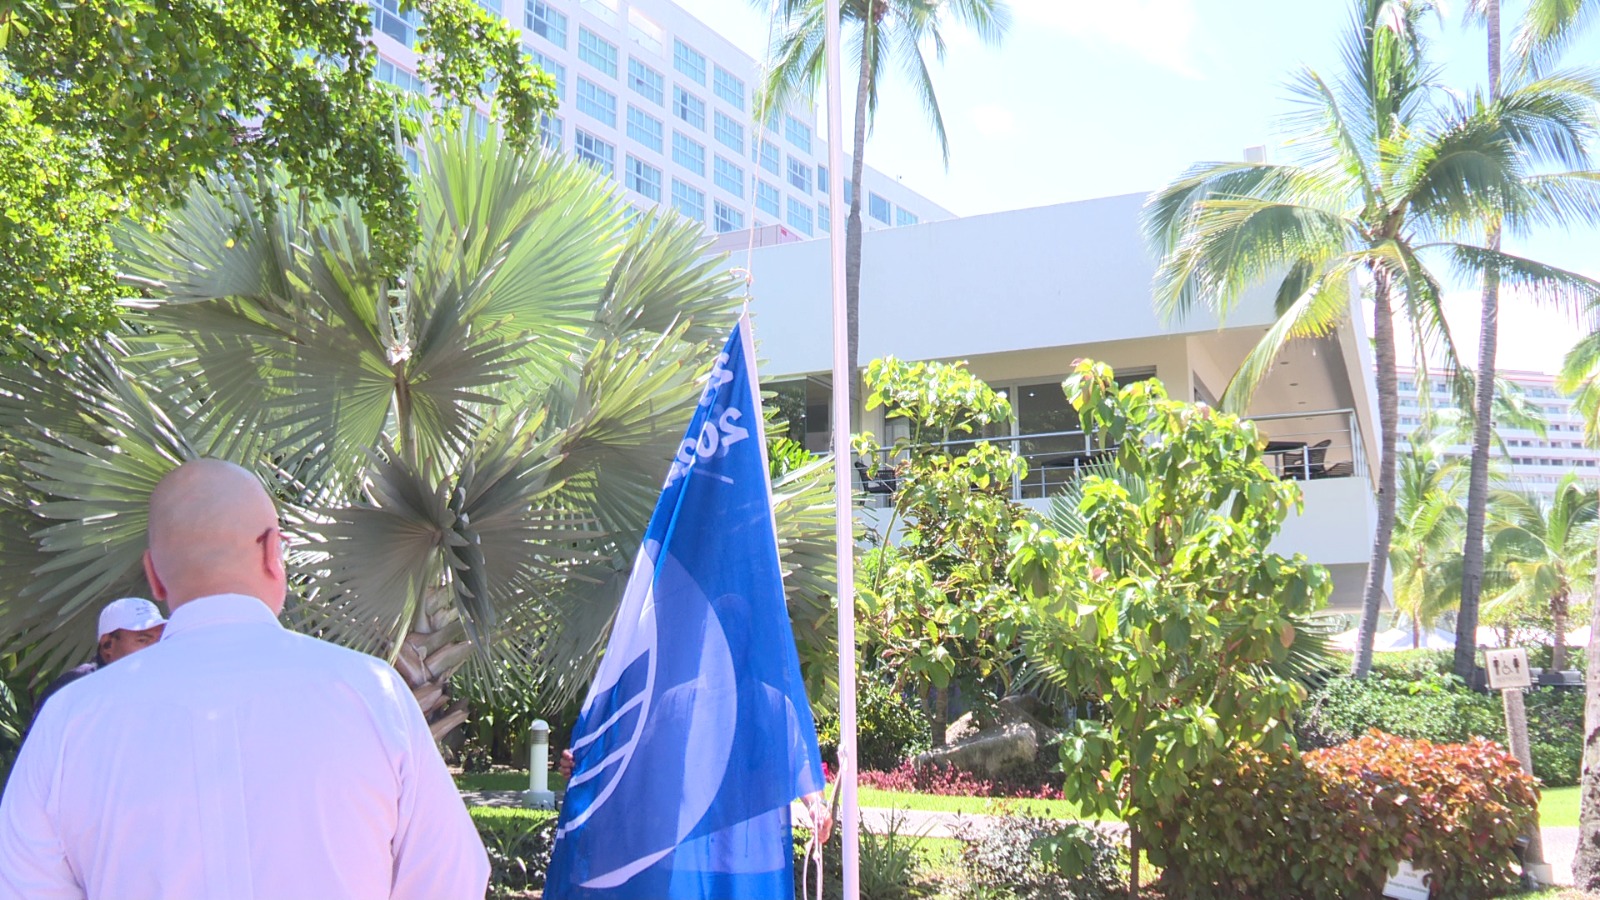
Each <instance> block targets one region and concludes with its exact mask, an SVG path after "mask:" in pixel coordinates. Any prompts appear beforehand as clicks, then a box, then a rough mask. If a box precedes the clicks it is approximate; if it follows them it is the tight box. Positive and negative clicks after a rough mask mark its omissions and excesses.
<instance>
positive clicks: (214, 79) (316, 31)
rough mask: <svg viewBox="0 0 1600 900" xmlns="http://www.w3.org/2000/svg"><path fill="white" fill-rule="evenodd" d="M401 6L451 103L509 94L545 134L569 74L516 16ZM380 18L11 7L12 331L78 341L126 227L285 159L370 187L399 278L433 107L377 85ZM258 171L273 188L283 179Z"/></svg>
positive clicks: (320, 182)
mask: <svg viewBox="0 0 1600 900" xmlns="http://www.w3.org/2000/svg"><path fill="white" fill-rule="evenodd" d="M400 6H401V9H402V10H404V11H405V12H406V13H407V14H408V15H409V14H414V15H415V21H416V23H417V24H416V36H417V41H416V45H415V46H416V50H417V52H418V60H419V63H418V65H419V74H420V75H421V77H422V78H423V80H425V81H427V82H428V83H429V84H430V85H431V87H432V89H433V93H434V98H435V101H436V103H437V107H436V108H435V109H434V110H433V111H432V112H431V115H434V116H437V117H442V118H444V119H445V120H450V119H452V118H453V117H454V116H455V115H456V113H455V112H454V110H455V108H456V106H457V105H458V104H465V103H470V102H474V101H477V100H481V99H487V97H486V93H492V95H493V102H494V106H495V108H496V115H497V118H498V119H499V120H500V122H501V125H502V127H503V128H504V129H505V130H506V132H507V134H508V135H509V136H510V137H511V139H512V140H513V141H515V142H516V143H518V144H519V145H521V146H524V147H527V146H531V145H532V143H533V139H534V136H535V131H536V129H537V127H538V121H539V115H540V112H541V111H543V110H548V109H553V108H554V107H555V102H556V101H555V96H554V82H553V81H552V80H551V78H550V77H549V76H548V75H545V74H544V73H541V72H539V71H538V70H537V69H535V68H534V67H533V66H532V64H531V63H529V62H528V61H527V59H526V57H525V55H524V53H523V50H522V47H521V42H520V39H519V35H518V33H517V31H516V29H514V28H512V27H511V26H510V25H509V24H508V23H507V22H506V21H505V20H503V19H502V18H500V17H499V16H497V15H491V14H489V13H488V12H486V11H485V10H484V9H483V8H482V7H481V6H479V5H477V4H475V3H473V2H472V0H407V2H402V3H401V4H400ZM372 15H373V13H372V8H371V7H369V6H368V5H367V4H366V3H362V2H357V0H338V2H306V0H240V2H229V3H218V2H214V0H176V2H162V3H150V2H145V0H86V2H68V0H24V2H17V0H12V2H6V3H3V4H0V83H3V85H4V88H3V90H4V93H5V94H6V97H5V98H4V99H3V100H0V126H3V127H0V131H3V132H5V133H6V135H7V136H6V137H3V138H0V210H4V211H5V214H0V218H11V217H12V216H19V217H20V222H19V221H16V220H13V223H12V225H11V226H10V227H9V233H0V244H3V245H4V246H5V249H4V250H3V251H0V296H3V297H4V298H5V299H4V301H3V302H4V304H5V307H4V309H5V312H4V314H3V316H0V340H4V341H7V342H8V343H9V342H18V341H20V342H23V343H27V344H44V345H46V346H47V347H49V348H50V349H58V348H59V349H71V348H73V347H75V346H76V345H77V344H78V343H79V342H81V341H82V340H83V339H84V338H86V337H89V336H92V335H94V334H97V333H100V332H102V331H104V330H105V326H106V325H107V323H108V321H109V320H110V317H111V315H112V311H113V307H112V300H113V299H114V297H115V291H116V287H115V283H114V279H113V276H114V274H115V270H114V268H113V266H112V259H111V254H110V233H111V232H110V227H111V225H112V223H113V222H114V221H115V219H116V218H117V217H118V216H119V215H120V214H121V213H123V212H124V211H128V212H132V213H133V214H135V215H137V216H139V217H140V218H141V219H143V220H146V221H150V220H151V219H152V217H157V216H159V214H160V213H161V212H163V211H165V210H168V209H171V208H173V207H175V206H177V205H179V204H181V202H182V200H183V198H184V196H185V194H186V193H187V191H188V189H189V188H190V186H191V185H192V183H193V182H194V180H195V178H196V177H197V176H202V175H207V174H213V175H214V174H221V173H228V174H231V175H233V176H235V177H238V178H249V177H252V176H253V175H256V174H259V173H261V172H265V171H272V170H281V171H282V172H283V173H284V175H285V177H286V179H287V183H288V185H289V186H290V187H292V188H295V189H300V190H302V191H304V192H305V193H306V194H308V195H310V196H313V197H316V198H319V199H326V198H336V197H352V198H355V200H356V201H357V202H358V204H359V205H360V208H361V211H362V214H363V216H364V217H365V220H366V222H367V224H368V226H369V227H370V228H371V232H370V233H371V238H372V242H373V245H374V247H373V255H374V258H375V260H377V262H378V263H379V265H380V267H381V268H383V269H384V270H385V271H389V272H397V271H399V270H400V269H401V268H402V267H403V266H404V265H405V264H406V262H407V261H408V260H409V258H410V256H411V251H412V248H413V247H414V246H415V244H416V242H417V240H418V239H419V237H420V236H421V231H420V229H419V227H418V224H417V218H416V204H415V199H414V197H413V196H412V194H411V186H410V176H409V173H408V172H407V170H406V162H405V158H404V156H403V155H402V152H401V148H400V146H399V145H398V143H397V141H405V142H415V140H416V138H417V136H418V130H419V127H420V125H421V123H422V121H423V117H424V116H425V115H428V114H430V113H429V111H428V110H427V109H426V108H425V107H426V105H425V104H421V103H418V102H416V101H415V100H413V99H410V98H409V95H408V94H406V93H405V92H403V91H401V90H399V89H398V88H395V87H392V86H389V85H387V84H383V83H380V82H377V81H375V80H374V78H373V73H374V69H375V65H376V62H377V49H376V47H375V45H374V44H373V43H372V42H371V34H372ZM485 85H493V87H492V88H488V89H487V91H486V88H485ZM30 166H37V167H38V168H37V169H32V168H29V167H30ZM38 174H42V175H43V176H44V177H43V178H37V179H36V175H38ZM253 184H254V185H255V187H256V188H258V189H259V191H258V193H259V198H260V199H270V198H271V196H272V195H271V188H272V187H273V185H272V182H271V180H268V179H263V180H258V181H255V182H253ZM13 204H15V205H13ZM13 238H19V239H20V238H30V239H33V240H32V242H24V243H16V242H14V241H13V240H12V239H13ZM17 287H23V288H24V289H23V290H21V291H20V292H19V291H17V290H15V289H16V288H17ZM57 311H59V312H60V313H62V314H63V315H62V321H61V323H60V325H59V327H58V326H57V325H56V324H55V320H54V318H53V317H52V313H54V312H57ZM17 349H18V345H17V344H15V343H12V344H11V346H9V347H8V350H9V351H10V352H16V351H17Z"/></svg>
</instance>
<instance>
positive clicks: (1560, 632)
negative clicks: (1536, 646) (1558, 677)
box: [1550, 593, 1572, 672]
mask: <svg viewBox="0 0 1600 900" xmlns="http://www.w3.org/2000/svg"><path fill="white" fill-rule="evenodd" d="M1571 611H1572V607H1571V604H1569V603H1568V602H1567V595H1566V594H1565V593H1560V594H1557V595H1556V596H1554V597H1551V598H1550V625H1551V628H1552V630H1554V631H1555V634H1553V635H1551V636H1550V671H1552V672H1560V671H1562V670H1564V669H1566V667H1567V629H1568V628H1569V627H1571V624H1570V623H1569V622H1568V621H1567V617H1568V615H1569V614H1570V613H1571Z"/></svg>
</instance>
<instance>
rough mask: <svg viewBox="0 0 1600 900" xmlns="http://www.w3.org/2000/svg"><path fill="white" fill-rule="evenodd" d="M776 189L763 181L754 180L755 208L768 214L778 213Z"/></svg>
mask: <svg viewBox="0 0 1600 900" xmlns="http://www.w3.org/2000/svg"><path fill="white" fill-rule="evenodd" d="M778 196H779V195H778V189H777V188H775V187H773V186H772V185H770V184H767V183H766V182H765V181H757V182H756V208H757V209H759V210H761V211H762V212H764V213H767V214H768V215H773V216H776V215H780V213H779V211H778Z"/></svg>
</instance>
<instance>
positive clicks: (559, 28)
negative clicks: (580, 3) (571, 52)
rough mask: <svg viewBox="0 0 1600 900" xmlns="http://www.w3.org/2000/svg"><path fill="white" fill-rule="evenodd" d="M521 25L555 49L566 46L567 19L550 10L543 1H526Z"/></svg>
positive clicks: (548, 5)
mask: <svg viewBox="0 0 1600 900" xmlns="http://www.w3.org/2000/svg"><path fill="white" fill-rule="evenodd" d="M522 24H524V25H526V26H527V27H528V30H529V31H531V32H533V33H534V34H537V35H539V36H540V37H542V38H544V39H545V40H547V41H549V42H550V43H552V44H555V45H556V46H557V47H561V48H563V49H565V48H566V46H567V17H566V15H564V14H562V13H560V12H557V11H556V10H554V9H551V8H550V4H548V3H546V2H544V0H528V5H527V7H526V11H525V12H524V13H523V16H522Z"/></svg>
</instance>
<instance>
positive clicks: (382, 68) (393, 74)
mask: <svg viewBox="0 0 1600 900" xmlns="http://www.w3.org/2000/svg"><path fill="white" fill-rule="evenodd" d="M375 77H376V78H377V79H378V80H379V81H381V82H383V83H384V84H392V85H394V86H395V87H397V88H399V89H400V90H402V91H408V92H410V93H413V94H417V95H419V96H421V95H425V94H427V93H428V86H427V85H425V84H423V83H422V79H420V78H418V77H417V76H415V75H413V74H411V73H410V72H407V71H406V70H405V69H402V68H400V67H399V66H397V65H395V64H394V63H392V62H390V61H388V60H387V59H380V60H378V68H377V69H376V71H375Z"/></svg>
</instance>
